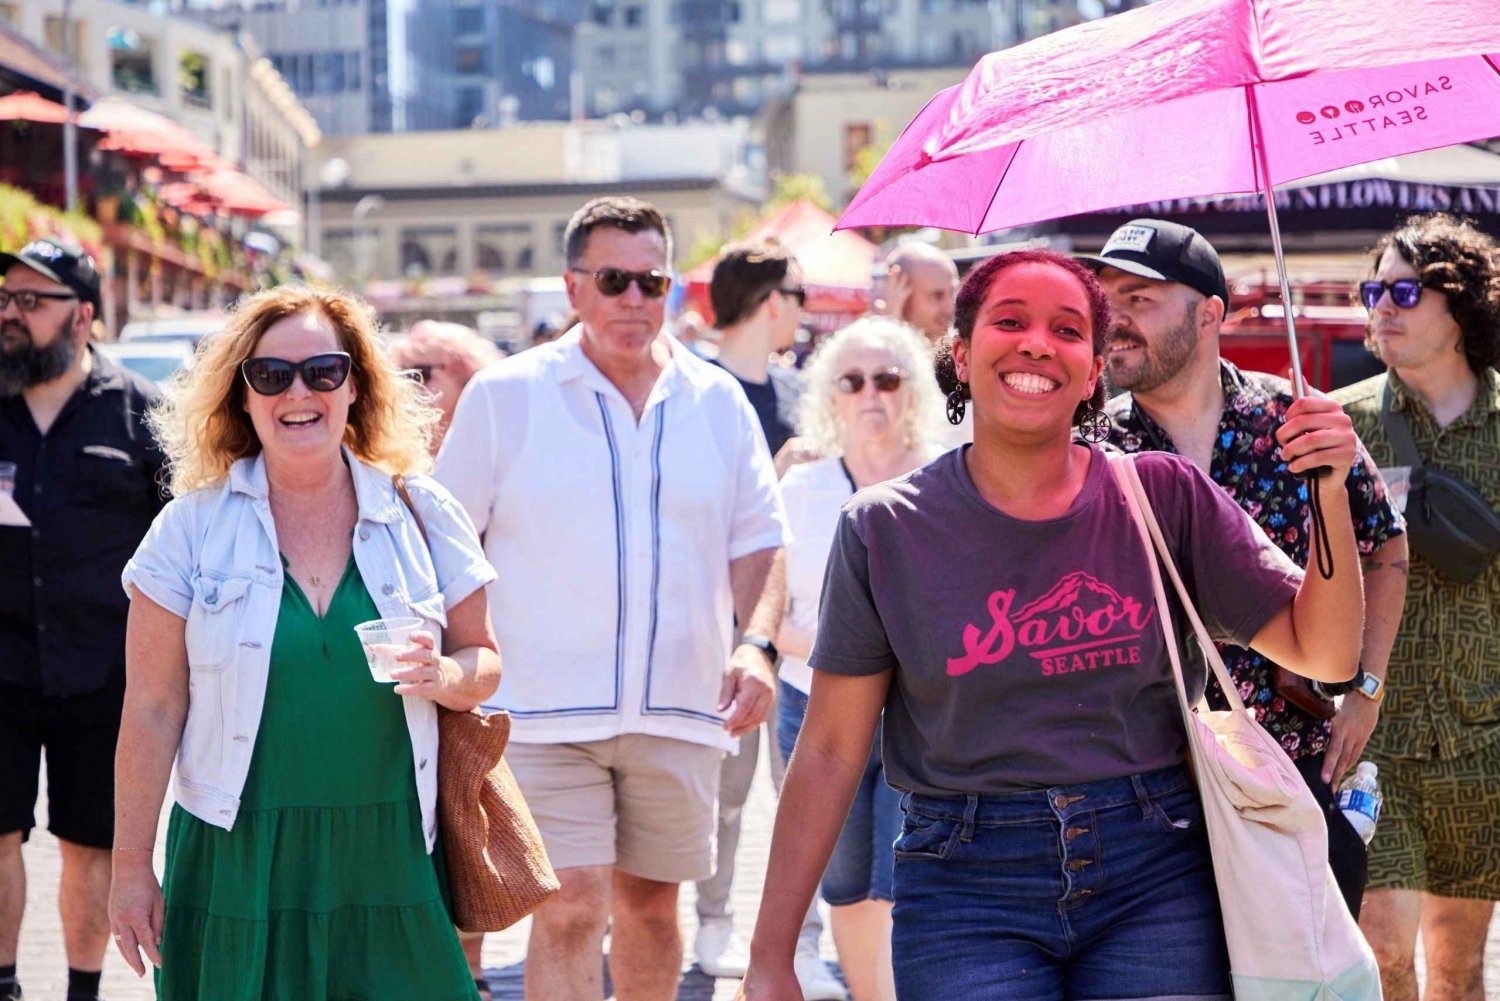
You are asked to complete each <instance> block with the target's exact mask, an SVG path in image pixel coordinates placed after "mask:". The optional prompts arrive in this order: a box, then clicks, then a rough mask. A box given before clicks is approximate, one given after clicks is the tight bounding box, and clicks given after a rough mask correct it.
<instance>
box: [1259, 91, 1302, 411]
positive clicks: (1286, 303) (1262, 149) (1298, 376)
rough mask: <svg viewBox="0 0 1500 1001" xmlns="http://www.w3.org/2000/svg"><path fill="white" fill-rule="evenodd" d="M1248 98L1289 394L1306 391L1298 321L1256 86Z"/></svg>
mask: <svg viewBox="0 0 1500 1001" xmlns="http://www.w3.org/2000/svg"><path fill="white" fill-rule="evenodd" d="M1246 93H1247V94H1248V95H1249V98H1250V138H1251V142H1252V143H1254V145H1255V159H1256V163H1257V164H1258V165H1259V167H1260V170H1259V173H1260V192H1261V196H1262V197H1264V198H1265V200H1266V219H1267V221H1268V222H1269V223H1270V224H1271V252H1272V253H1273V254H1275V255H1276V277H1277V278H1278V279H1280V281H1281V315H1282V317H1283V318H1284V319H1285V320H1286V342H1287V348H1288V350H1290V351H1291V353H1292V395H1293V396H1295V397H1302V396H1306V395H1307V383H1306V382H1305V381H1304V380H1303V378H1302V352H1301V351H1299V350H1297V322H1296V320H1295V319H1294V318H1293V317H1292V312H1293V310H1292V286H1291V283H1290V282H1289V281H1287V277H1286V256H1285V255H1284V254H1283V253H1282V250H1281V224H1280V223H1278V222H1277V221H1276V190H1275V185H1273V184H1272V183H1271V166H1270V164H1269V163H1268V162H1267V159H1266V144H1265V134H1264V133H1263V132H1262V131H1261V127H1260V106H1259V105H1258V104H1257V103H1256V100H1255V88H1254V87H1248V88H1246Z"/></svg>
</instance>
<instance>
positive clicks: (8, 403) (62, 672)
mask: <svg viewBox="0 0 1500 1001" xmlns="http://www.w3.org/2000/svg"><path fill="white" fill-rule="evenodd" d="M90 350H91V351H92V350H93V349H92V348H91V349H90ZM93 356H94V357H93V361H94V366H93V370H92V371H91V372H90V373H89V376H88V378H87V379H86V380H85V381H84V382H83V384H82V385H81V386H79V387H78V389H77V390H75V391H74V393H73V395H72V397H71V398H69V400H68V402H67V403H66V404H64V405H63V408H62V411H61V412H60V413H59V414H58V415H57V420H55V421H54V422H53V423H52V427H51V428H50V429H49V430H48V431H47V433H46V434H45V435H43V434H42V433H41V431H40V430H39V429H38V428H37V426H36V422H35V421H34V420H32V417H31V410H30V408H28V407H27V406H26V400H25V398H24V397H22V396H20V395H16V396H10V397H0V460H7V461H10V462H14V463H15V464H16V466H17V467H18V468H17V470H16V492H15V500H16V503H17V504H18V505H19V506H20V508H21V510H22V511H23V512H25V514H26V517H27V518H29V519H30V520H31V526H30V527H29V528H22V527H16V526H0V554H3V556H0V682H4V683H6V684H11V685H20V686H24V687H27V688H35V689H39V690H41V692H42V693H43V694H44V695H52V696H71V695H83V694H85V693H88V692H92V691H95V690H97V689H100V688H103V687H104V686H105V685H106V684H108V683H109V682H111V681H112V680H115V679H117V678H118V677H119V676H120V675H121V674H122V673H123V672H124V670H125V614H126V612H127V610H128V609H129V604H130V603H129V600H128V599H127V597H126V595H125V591H124V589H123V588H122V587H121V586H120V572H121V571H122V570H124V568H125V562H126V561H127V560H128V559H130V557H131V555H132V554H134V552H135V549H136V546H137V545H139V544H140V541H141V538H142V537H143V536H145V534H146V530H147V529H148V528H150V527H151V521H152V519H153V518H155V517H156V514H157V512H158V511H160V510H161V509H162V506H163V504H165V502H166V501H165V497H164V496H163V493H164V490H163V489H162V488H160V487H159V486H158V483H159V477H160V474H161V471H162V464H163V460H162V454H161V451H160V450H159V449H158V448H157V446H156V442H155V440H154V439H153V438H152V436H151V433H150V431H149V430H147V427H146V421H145V414H146V408H147V407H149V406H150V405H151V404H153V403H155V402H156V401H157V400H158V399H159V398H160V392H159V391H158V390H157V388H156V387H155V386H154V385H153V384H152V383H150V382H149V381H147V380H146V379H144V378H142V377H141V376H138V375H136V374H135V373H133V372H129V371H126V370H125V369H122V368H121V367H120V366H118V365H116V364H115V363H114V362H112V361H110V360H109V359H108V358H105V357H104V356H103V355H101V354H99V353H98V352H97V351H94V352H93Z"/></svg>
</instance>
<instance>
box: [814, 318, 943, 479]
mask: <svg viewBox="0 0 1500 1001" xmlns="http://www.w3.org/2000/svg"><path fill="white" fill-rule="evenodd" d="M851 348H874V349H875V350H878V351H889V352H890V353H891V355H892V356H893V357H894V358H895V359H896V365H897V366H898V367H900V368H901V369H903V370H904V371H905V372H906V379H905V381H904V382H903V383H902V387H901V389H902V392H906V393H910V394H911V405H910V406H909V407H907V409H906V442H907V445H908V446H909V447H912V448H918V449H925V448H928V447H931V446H933V445H935V444H936V442H937V438H936V431H937V430H938V429H939V427H940V424H941V422H942V421H943V420H944V417H943V397H942V394H941V393H939V392H938V386H937V380H936V379H935V378H933V375H932V365H933V359H932V348H931V346H929V344H928V343H927V338H925V337H923V336H922V334H921V333H919V332H918V331H917V329H916V328H915V327H913V326H911V325H909V324H906V323H903V322H901V321H900V320H896V319H892V318H890V317H886V316H865V317H861V318H860V319H858V320H855V321H854V322H853V323H851V324H849V325H848V326H847V327H844V328H843V329H841V330H839V331H838V332H837V333H835V334H833V335H832V336H831V337H829V338H828V339H827V340H825V341H824V342H823V343H822V344H820V345H818V348H817V350H816V351H814V352H813V353H812V357H811V358H810V359H808V362H807V366H806V368H805V369H804V371H805V372H806V377H807V385H806V388H805V389H804V390H803V393H802V399H801V400H800V401H799V402H798V405H797V416H796V426H797V434H798V435H799V436H801V437H802V438H803V439H804V440H805V442H806V445H807V447H808V448H809V449H810V450H811V451H813V452H816V453H817V454H818V455H822V456H835V455H843V454H844V427H843V423H842V422H841V421H840V420H839V418H838V414H837V413H836V412H835V411H834V409H833V394H834V385H833V383H834V380H836V379H837V378H838V377H839V369H840V367H841V364H842V362H843V358H844V355H845V353H846V352H847V351H849V350H850V349H851Z"/></svg>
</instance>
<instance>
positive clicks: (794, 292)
mask: <svg viewBox="0 0 1500 1001" xmlns="http://www.w3.org/2000/svg"><path fill="white" fill-rule="evenodd" d="M771 292H780V293H781V294H782V295H784V296H786V297H787V298H788V299H796V300H797V308H798V309H805V308H806V307H807V289H805V288H803V287H802V286H801V285H795V286H793V287H792V288H781V287H780V286H777V287H776V288H773V289H772V290H771ZM771 292H767V293H766V295H767V296H768V297H769V296H770V294H771Z"/></svg>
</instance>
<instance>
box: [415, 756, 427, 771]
mask: <svg viewBox="0 0 1500 1001" xmlns="http://www.w3.org/2000/svg"><path fill="white" fill-rule="evenodd" d="M426 767H427V759H426V758H423V759H422V761H421V763H420V764H418V765H417V770H418V771H420V770H422V769H423V768H426Z"/></svg>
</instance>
